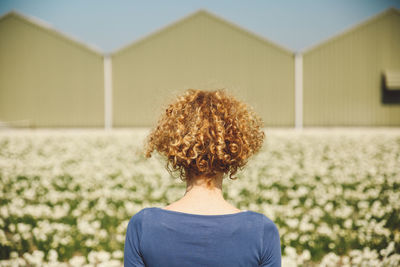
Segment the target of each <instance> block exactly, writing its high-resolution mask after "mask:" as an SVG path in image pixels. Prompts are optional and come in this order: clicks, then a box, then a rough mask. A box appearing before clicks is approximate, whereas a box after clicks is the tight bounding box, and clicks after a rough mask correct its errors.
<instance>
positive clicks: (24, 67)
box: [0, 14, 104, 127]
mask: <svg viewBox="0 0 400 267" xmlns="http://www.w3.org/2000/svg"><path fill="white" fill-rule="evenodd" d="M103 88H104V87H103V57H102V55H100V54H98V53H94V52H92V51H90V50H88V49H86V48H84V47H83V46H81V45H79V44H75V43H74V42H73V41H71V40H66V39H63V38H61V37H60V36H58V35H57V34H54V33H52V32H50V31H48V30H47V29H44V28H41V27H40V26H37V25H34V24H32V23H30V22H27V21H24V19H22V18H20V17H18V16H17V15H14V14H11V15H9V16H7V17H5V18H3V19H2V20H1V21H0V121H3V122H4V121H5V122H12V121H20V120H27V121H28V123H29V125H30V126H33V127H53V126H62V127H68V126H74V127H85V126H103V125H104V115H103V114H104V93H103V91H104V89H103Z"/></svg>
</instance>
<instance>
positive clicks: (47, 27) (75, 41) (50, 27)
mask: <svg viewBox="0 0 400 267" xmlns="http://www.w3.org/2000/svg"><path fill="white" fill-rule="evenodd" d="M10 17H12V18H16V19H18V20H20V21H23V22H26V23H29V24H31V25H33V26H34V27H38V28H40V29H42V30H44V31H47V32H49V33H50V34H52V35H54V36H56V37H58V38H60V39H63V40H66V41H68V42H70V43H72V44H74V45H76V46H78V47H80V48H83V49H85V50H89V51H90V52H94V53H96V54H98V55H101V56H102V55H103V54H104V52H103V51H102V50H101V49H100V48H98V47H96V46H94V45H89V44H86V43H84V42H83V41H81V40H79V39H78V38H76V37H73V36H71V35H67V34H65V33H63V32H61V31H60V30H58V29H56V28H55V27H54V26H53V25H51V24H50V23H48V22H45V21H43V20H41V19H38V18H36V17H31V16H27V15H24V14H22V13H20V12H18V11H16V10H11V11H9V12H7V13H5V14H3V15H2V16H0V23H1V21H2V20H5V19H7V18H10Z"/></svg>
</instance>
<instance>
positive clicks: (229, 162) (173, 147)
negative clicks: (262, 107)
mask: <svg viewBox="0 0 400 267" xmlns="http://www.w3.org/2000/svg"><path fill="white" fill-rule="evenodd" d="M262 127H263V122H262V120H261V118H260V117H259V116H258V115H257V114H256V113H255V112H254V111H253V109H252V108H251V107H250V106H247V105H246V104H245V103H243V102H240V101H238V100H236V99H235V98H234V97H233V96H231V95H228V94H227V92H226V91H225V90H223V89H220V90H216V91H203V90H194V89H189V90H186V91H185V93H184V94H183V95H181V96H179V97H178V98H177V99H176V100H175V101H174V102H173V103H171V104H170V105H169V106H168V107H167V109H166V111H165V113H164V114H163V115H162V116H161V118H160V119H159V121H158V124H157V126H156V127H155V128H154V129H153V130H152V131H151V133H150V135H149V136H148V137H147V140H146V149H145V155H146V157H151V153H152V152H153V151H154V150H156V151H158V152H159V153H160V154H161V155H163V156H165V157H166V158H167V165H166V168H167V170H168V171H169V172H170V173H171V174H172V173H173V172H176V171H179V176H180V178H181V179H182V180H184V181H185V180H186V179H190V178H191V177H193V176H198V175H202V176H206V177H212V176H214V175H216V174H217V173H224V174H229V177H230V178H231V179H236V178H233V177H232V176H233V175H234V174H235V173H236V172H237V170H238V168H239V169H242V168H243V167H244V166H245V165H246V163H247V160H248V159H249V157H250V156H252V155H253V154H255V153H256V152H258V151H259V149H260V148H261V146H262V143H263V140H264V136H265V134H264V132H263V130H262Z"/></svg>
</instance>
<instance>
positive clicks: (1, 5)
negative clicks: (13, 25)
mask: <svg viewBox="0 0 400 267" xmlns="http://www.w3.org/2000/svg"><path fill="white" fill-rule="evenodd" d="M389 7H396V8H398V9H400V0H279V1H277V0H276V1H271V0H264V1H261V0H251V1H250V0H248V1H244V0H243V1H239V0H204V1H199V0H196V1H195V0H169V1H167V0H164V1H162V0H157V1H155V0H148V1H137V0H130V1H128V0H112V1H111V0H58V1H54V0H0V15H2V14H4V13H7V12H8V11H10V10H12V9H14V10H17V11H19V12H21V13H23V14H26V15H30V16H33V17H37V18H40V19H41V20H44V21H46V22H48V23H50V24H52V25H53V27H54V28H56V29H58V30H60V31H62V32H64V33H66V34H67V35H71V36H74V37H76V38H77V39H79V40H81V41H83V42H85V43H87V44H92V45H95V46H97V47H99V48H100V49H102V50H103V51H105V52H111V51H114V50H116V49H118V48H120V47H122V46H125V45H126V44H128V43H130V42H132V41H135V40H137V39H140V38H142V37H144V36H146V35H148V34H150V33H152V32H154V31H156V30H158V29H160V28H162V27H164V26H166V25H167V24H170V23H172V22H175V21H177V20H179V19H180V18H182V17H185V16H186V15H188V14H190V13H193V12H195V11H196V10H198V9H206V10H208V11H210V12H212V13H214V14H216V15H218V16H219V17H222V18H224V19H226V20H228V21H231V22H233V23H235V24H237V25H239V26H241V27H242V28H245V29H248V30H250V31H251V32H254V33H256V34H257V35H260V36H262V37H264V38H267V39H269V40H271V41H273V42H275V43H277V44H280V45H282V46H284V47H286V48H288V49H290V50H292V51H295V52H297V51H301V50H303V49H305V48H307V47H309V46H312V45H315V44H318V43H320V42H321V41H323V40H325V39H327V38H329V37H331V36H333V35H335V34H338V33H340V32H342V31H343V30H346V29H347V28H349V27H351V26H353V25H356V24H358V23H360V22H362V21H363V20H365V19H368V18H369V17H371V16H373V15H375V14H377V13H379V12H382V11H383V10H385V9H387V8H389Z"/></svg>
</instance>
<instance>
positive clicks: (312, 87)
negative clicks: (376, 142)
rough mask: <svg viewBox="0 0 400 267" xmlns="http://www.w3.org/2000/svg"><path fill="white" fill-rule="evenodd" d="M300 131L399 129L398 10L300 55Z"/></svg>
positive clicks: (399, 37) (367, 22)
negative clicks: (314, 128) (311, 128)
mask: <svg viewBox="0 0 400 267" xmlns="http://www.w3.org/2000/svg"><path fill="white" fill-rule="evenodd" d="M302 61H303V66H302V67H303V70H302V71H303V116H304V117H303V122H304V126H306V127H307V126H400V11H399V10H398V9H395V8H390V9H388V10H386V11H384V12H383V13H380V14H378V15H376V16H374V17H372V18H370V19H368V20H367V21H364V22H362V23H360V24H359V25H356V26H355V27H352V28H351V29H349V30H347V31H345V32H343V33H341V34H339V35H337V36H334V37H332V38H330V39H328V40H326V41H324V42H322V43H320V44H318V45H316V46H313V47H311V48H309V49H306V50H305V51H303V52H302Z"/></svg>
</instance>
